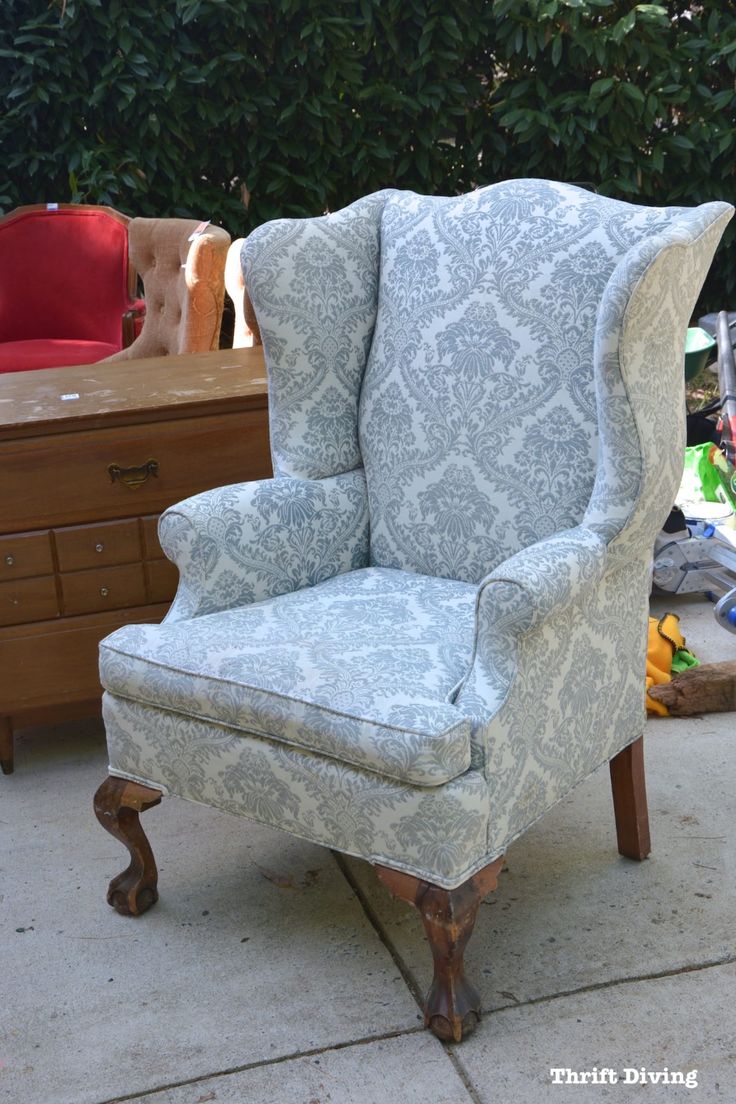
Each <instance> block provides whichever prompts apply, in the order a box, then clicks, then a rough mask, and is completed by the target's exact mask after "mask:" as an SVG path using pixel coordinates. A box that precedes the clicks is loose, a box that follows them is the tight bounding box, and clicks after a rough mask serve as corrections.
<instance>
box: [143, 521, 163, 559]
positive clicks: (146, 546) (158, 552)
mask: <svg viewBox="0 0 736 1104" xmlns="http://www.w3.org/2000/svg"><path fill="white" fill-rule="evenodd" d="M158 519H159V515H158V514H153V516H152V517H144V518H141V526H142V527H143V556H144V558H145V559H147V560H160V559H161V558H162V557H163V554H164V553H163V549H162V548H161V545H160V544H159V543H158Z"/></svg>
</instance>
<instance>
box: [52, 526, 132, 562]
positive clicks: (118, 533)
mask: <svg viewBox="0 0 736 1104" xmlns="http://www.w3.org/2000/svg"><path fill="white" fill-rule="evenodd" d="M54 540H55V541H56V555H57V558H58V561H59V570H61V571H80V570H82V569H83V568H85V567H103V566H106V565H108V564H125V563H135V562H136V560H139V559H140V558H141V541H140V533H139V530H138V519H137V518H129V519H128V521H108V522H107V523H105V524H103V525H75V526H70V527H69V528H67V529H55V530H54Z"/></svg>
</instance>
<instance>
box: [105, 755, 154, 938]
mask: <svg viewBox="0 0 736 1104" xmlns="http://www.w3.org/2000/svg"><path fill="white" fill-rule="evenodd" d="M162 796H163V795H162V794H161V792H160V791H159V790H152V789H150V787H148V786H142V785H141V784H140V783H138V782H128V781H126V779H124V778H113V777H109V778H106V779H105V781H104V782H103V783H102V785H101V786H100V788H99V790H98V791H97V793H96V794H95V803H94V804H95V815H96V816H97V819H98V820H99V822H100V824H101V825H102V827H103V828H104V829H105V830H106V831H107V832H109V833H110V835H112V836H115V839H117V840H120V842H121V843H122V844H123V845H124V846H125V847H127V849H128V851H129V853H130V863H129V865H128V867H127V868H126V869H125V870H124V871H123V872H122V874H118V876H117V877H116V878H113V880H112V881H111V882H110V885H109V888H108V891H107V903H108V905H112V907H113V908H114V909H115V911H116V912H119V913H120V915H121V916H140V915H141V913H143V912H146V910H147V909H149V908H151V906H152V905H155V904H156V901H158V890H157V884H158V870H157V869H156V860H155V859H154V857H153V852H152V851H151V845H150V844H149V842H148V840H147V838H146V834H145V832H144V831H143V829H142V828H141V825H140V821H139V819H138V814H139V813H144V812H145V811H146V809H151V808H152V807H153V806H154V805H158V804H159V802H160V801H161V798H162Z"/></svg>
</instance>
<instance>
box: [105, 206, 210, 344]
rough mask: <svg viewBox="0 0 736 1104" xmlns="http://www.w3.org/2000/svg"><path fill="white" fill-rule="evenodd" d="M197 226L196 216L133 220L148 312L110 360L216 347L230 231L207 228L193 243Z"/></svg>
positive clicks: (134, 257) (133, 249) (132, 242)
mask: <svg viewBox="0 0 736 1104" xmlns="http://www.w3.org/2000/svg"><path fill="white" fill-rule="evenodd" d="M199 226H202V223H199V222H197V221H196V220H195V219H154V218H135V219H132V220H131V222H130V225H129V227H128V240H129V252H130V259H131V261H132V263H133V265H134V267H135V269H136V271H137V272H138V273H139V274H140V276H141V277H142V279H143V287H144V292H145V297H146V316H145V319H144V322H143V329H142V330H141V333H140V334H139V336H138V337H137V338H136V340H135V341H134V342H133V344H132V345H130V346H129V347H128V348H127V349H122V350H121V351H120V352H119V353H115V354H114V355H113V356H111V357H107V358H106V359H107V360H108V361H113V360H130V359H131V358H133V357H154V356H165V355H167V354H177V353H204V352H208V351H209V350H210V349H216V348H217V346H218V340H219V336H220V324H221V322H222V308H223V301H224V297H225V261H226V258H227V250H228V246H229V244H230V235H229V234H228V233H227V231H226V230H223V229H221V227H219V226H206V228H205V229H204V230H203V231H202V232H201V233H199V234H196V235H195V236H194V238H193V240H192V241H190V240H189V239H190V237H191V236H192V235H193V234H194V232H195V231H196V230H197V227H199Z"/></svg>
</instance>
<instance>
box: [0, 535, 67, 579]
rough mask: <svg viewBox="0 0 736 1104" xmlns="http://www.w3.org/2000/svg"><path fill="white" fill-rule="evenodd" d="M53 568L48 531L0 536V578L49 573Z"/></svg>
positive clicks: (23, 577)
mask: <svg viewBox="0 0 736 1104" xmlns="http://www.w3.org/2000/svg"><path fill="white" fill-rule="evenodd" d="M53 570H54V561H53V558H52V555H51V542H50V540H49V534H48V531H46V530H44V532H41V533H16V534H15V535H14V536H12V537H0V580H5V579H25V578H28V577H29V576H30V575H48V574H49V573H50V572H52V571H53Z"/></svg>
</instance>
